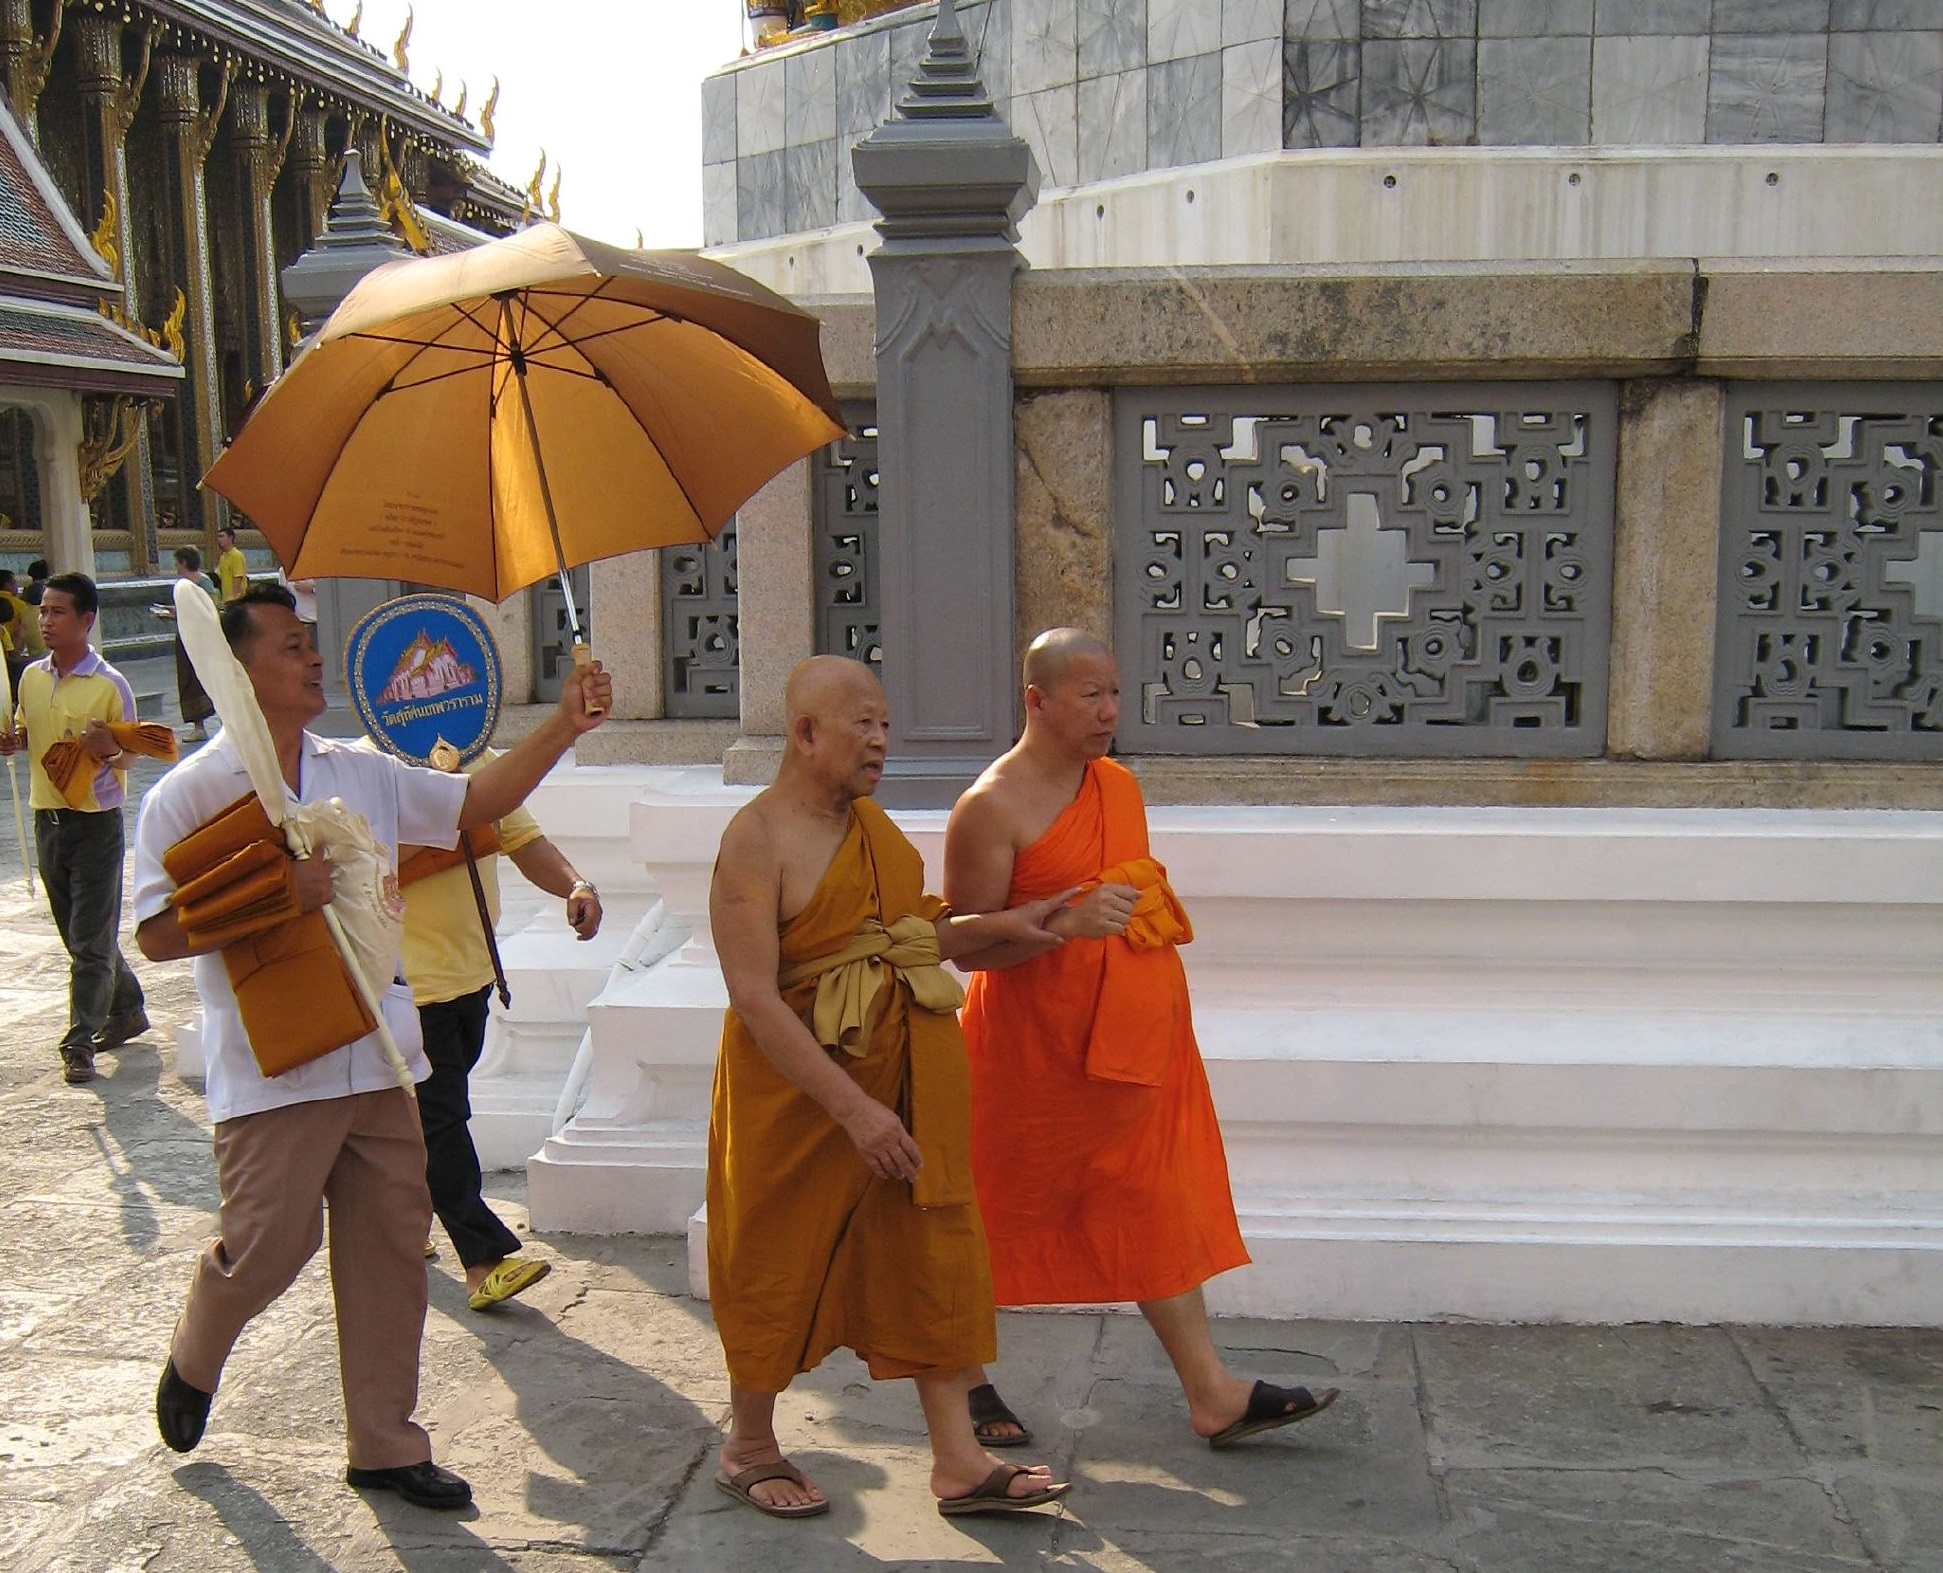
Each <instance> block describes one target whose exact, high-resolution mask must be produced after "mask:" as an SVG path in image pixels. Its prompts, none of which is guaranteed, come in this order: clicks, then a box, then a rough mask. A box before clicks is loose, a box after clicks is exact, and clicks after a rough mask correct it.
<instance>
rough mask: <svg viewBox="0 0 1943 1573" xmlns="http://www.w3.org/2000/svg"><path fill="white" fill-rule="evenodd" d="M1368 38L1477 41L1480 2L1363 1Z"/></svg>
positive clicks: (1364, 22) (1457, 0)
mask: <svg viewBox="0 0 1943 1573" xmlns="http://www.w3.org/2000/svg"><path fill="white" fill-rule="evenodd" d="M1363 36H1364V37H1365V38H1475V37H1476V36H1477V0H1363Z"/></svg>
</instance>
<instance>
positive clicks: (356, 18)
mask: <svg viewBox="0 0 1943 1573" xmlns="http://www.w3.org/2000/svg"><path fill="white" fill-rule="evenodd" d="M363 26H364V0H358V4H357V9H356V10H355V11H353V12H352V13H351V20H350V21H349V22H348V23H347V24H346V25H345V28H344V36H345V37H347V38H356V37H357V36H358V29H359V28H361V27H363Z"/></svg>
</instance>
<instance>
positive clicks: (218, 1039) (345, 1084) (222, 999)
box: [135, 732, 466, 1122]
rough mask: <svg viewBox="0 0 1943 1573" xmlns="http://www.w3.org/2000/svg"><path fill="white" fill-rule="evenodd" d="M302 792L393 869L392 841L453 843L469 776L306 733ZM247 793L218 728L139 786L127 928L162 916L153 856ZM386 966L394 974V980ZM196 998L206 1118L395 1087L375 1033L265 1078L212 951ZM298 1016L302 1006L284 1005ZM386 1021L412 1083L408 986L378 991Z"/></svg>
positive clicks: (414, 1020) (164, 874)
mask: <svg viewBox="0 0 1943 1573" xmlns="http://www.w3.org/2000/svg"><path fill="white" fill-rule="evenodd" d="M300 774H301V777H302V786H301V789H300V790H299V791H298V792H297V794H296V798H297V801H299V802H303V803H315V802H321V801H324V800H326V799H329V798H340V799H342V800H343V802H344V804H345V806H346V807H348V808H351V809H353V810H355V811H356V812H357V813H360V814H362V815H363V816H364V818H365V821H366V823H368V824H369V825H370V826H371V833H372V835H373V836H374V837H375V838H376V839H377V841H378V843H379V844H380V845H381V846H383V847H384V848H386V849H387V850H388V851H389V852H390V854H391V861H392V866H393V868H396V867H397V863H398V846H399V843H400V842H405V843H408V844H410V845H415V846H427V847H451V846H455V845H456V844H457V843H458V839H459V814H460V811H461V810H462V809H463V807H464V806H465V795H466V777H465V776H463V775H446V774H444V773H443V772H441V771H437V770H420V769H417V768H415V767H413V766H411V765H407V764H404V763H402V762H401V761H399V760H396V759H393V758H392V757H391V756H390V755H388V754H381V753H379V752H378V751H377V750H376V749H373V748H367V747H361V746H359V745H357V744H354V743H349V742H339V741H337V740H336V739H334V738H327V737H317V736H315V735H313V734H312V733H309V732H306V733H305V734H304V753H303V763H302V766H301V770H300ZM249 790H250V778H249V773H248V772H247V771H246V770H245V769H244V768H243V761H242V758H241V756H240V755H238V754H237V752H236V751H235V749H233V748H232V747H231V746H230V744H229V740H228V738H227V737H226V736H225V735H224V734H223V733H221V732H219V733H217V734H216V737H215V739H214V740H213V741H212V742H211V743H210V744H209V745H208V746H207V747H205V748H203V749H201V750H200V751H199V752H197V753H195V754H193V755H191V756H190V757H189V758H188V759H185V760H184V761H183V762H182V763H181V764H179V765H177V766H176V767H175V769H173V770H171V771H170V772H169V773H168V774H167V775H166V776H164V777H163V778H162V779H161V780H160V781H158V782H156V783H155V785H154V786H152V787H150V788H149V790H148V795H147V796H146V797H145V798H144V799H143V801H142V813H141V818H140V820H139V821H138V822H137V824H136V829H135V921H136V922H137V923H141V922H144V921H146V920H147V919H149V918H152V917H155V916H157V915H158V914H160V913H162V912H165V911H167V910H168V906H169V898H170V897H171V896H172V895H173V894H174V891H175V881H174V880H173V879H171V878H170V877H169V874H168V870H166V869H165V868H163V866H162V854H163V853H165V852H167V851H168V850H169V848H170V847H172V846H174V845H175V844H176V843H177V842H178V841H180V840H181V839H182V838H183V837H184V836H186V835H188V834H189V832H190V831H192V830H194V829H196V828H197V827H198V826H200V825H204V824H207V823H208V822H209V821H210V820H211V819H213V818H214V817H215V816H216V815H217V814H219V813H221V812H222V811H223V810H224V809H225V808H227V807H229V805H230V804H231V803H234V802H235V801H236V800H237V799H238V798H240V797H242V796H244V795H245V794H247V793H248V792H249ZM396 972H397V964H396V961H395V960H394V962H393V966H392V972H391V976H393V977H395V975H396ZM195 974H196V992H197V994H198V995H200V996H201V999H202V1033H203V1045H204V1056H205V1059H206V1060H207V1063H208V1073H207V1074H208V1081H207V1084H206V1088H205V1092H206V1095H207V1097H208V1100H209V1117H210V1119H211V1120H213V1121H218V1122H220V1121H223V1120H232V1119H236V1118H238V1117H239V1116H241V1115H245V1114H260V1113H262V1112H263V1111H264V1110H265V1109H278V1108H282V1107H284V1106H285V1105H286V1104H292V1103H314V1102H317V1101H319V1100H320V1099H324V1098H343V1097H348V1096H350V1095H351V1094H353V1093H360V1092H379V1091H382V1090H383V1089H385V1088H387V1087H395V1086H396V1085H397V1084H398V1080H397V1077H396V1075H395V1074H394V1073H393V1071H392V1069H391V1065H390V1063H389V1062H388V1061H387V1060H386V1058H385V1052H384V1048H383V1046H382V1045H381V1044H380V1042H379V1040H378V1035H377V1034H376V1033H375V1032H374V1033H372V1034H370V1035H369V1036H367V1037H363V1038H360V1039H358V1041H357V1042H356V1043H352V1044H347V1045H346V1046H345V1047H344V1048H341V1049H335V1050H333V1051H332V1052H331V1053H329V1054H326V1055H324V1056H323V1057H322V1058H321V1059H315V1060H312V1061H311V1062H310V1063H309V1064H308V1065H299V1066H298V1067H297V1068H296V1069H295V1070H290V1071H285V1072H284V1073H283V1074H282V1075H281V1076H265V1075H264V1074H263V1073H262V1071H260V1070H259V1069H258V1068H257V1063H256V1058H255V1056H254V1055H252V1054H251V1053H250V1042H249V1038H248V1036H247V1035H246V1034H245V1033H244V1031H243V1018H242V1016H241V1014H240V1013H239V1012H238V1010H237V1005H236V994H235V991H234V990H233V989H231V988H230V986H229V973H228V970H227V969H226V968H225V967H224V965H223V958H222V956H221V955H220V954H216V953H212V954H209V955H204V956H197V957H196V958H195ZM292 1007H293V1009H298V1010H301V1009H302V1002H301V1001H293V1002H292ZM384 1018H385V1024H386V1025H387V1026H388V1027H390V1028H391V1035H392V1037H393V1038H394V1039H395V1040H396V1041H397V1044H398V1047H399V1048H400V1049H401V1050H402V1051H404V1055H405V1062H406V1064H407V1066H408V1067H409V1068H410V1070H411V1073H412V1077H413V1079H414V1080H415V1081H423V1080H424V1079H425V1078H426V1077H427V1076H429V1075H430V1074H431V1073H432V1072H431V1066H430V1064H429V1063H427V1061H426V1059H425V1051H424V1046H423V1040H422V1039H421V1037H420V1034H419V1028H418V1011H417V1009H416V1008H415V1007H414V1006H413V1004H412V995H411V990H410V989H409V988H407V987H405V986H404V985H403V984H402V983H397V982H392V983H391V984H390V986H389V987H388V988H386V990H385V996H384Z"/></svg>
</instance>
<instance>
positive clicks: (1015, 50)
mask: <svg viewBox="0 0 1943 1573" xmlns="http://www.w3.org/2000/svg"><path fill="white" fill-rule="evenodd" d="M1078 38H1079V16H1078V11H1077V8H1076V6H1075V0H1012V94H1013V96H1014V97H1015V98H1023V97H1024V96H1025V95H1026V94H1028V93H1039V92H1043V91H1044V90H1045V89H1047V88H1049V87H1058V86H1060V85H1061V84H1063V83H1070V82H1072V81H1074V80H1075V78H1076V77H1077V75H1078V70H1077V68H1078V62H1079V43H1078Z"/></svg>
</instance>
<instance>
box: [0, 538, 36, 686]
mask: <svg viewBox="0 0 1943 1573" xmlns="http://www.w3.org/2000/svg"><path fill="white" fill-rule="evenodd" d="M29 623H32V624H33V627H34V632H35V633H36V634H37V635H38V634H39V632H40V616H39V614H38V613H36V612H35V610H34V608H33V607H32V606H31V605H29V604H28V602H27V599H26V597H25V596H23V595H22V594H21V593H20V583H19V580H18V579H17V577H16V576H15V574H14V571H13V570H12V569H11V568H0V654H4V655H5V657H6V661H7V687H8V689H9V691H12V690H16V689H18V688H19V687H20V674H21V672H22V671H24V670H25V669H26V666H27V663H28V662H29V661H31V660H33V659H34V658H33V656H31V655H30V654H28V651H27V625H28V624H29ZM41 653H42V654H43V655H44V654H46V650H45V647H43V649H42V652H41Z"/></svg>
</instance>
